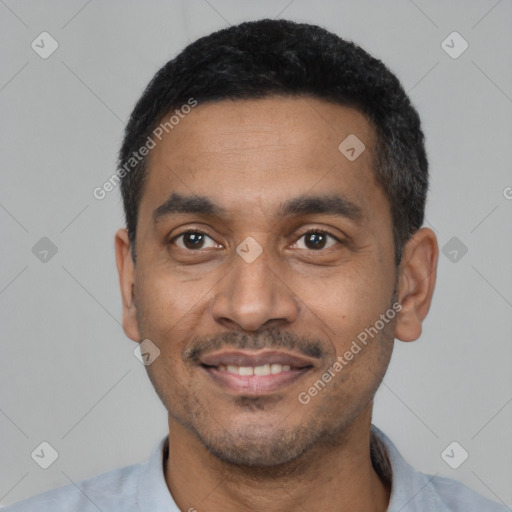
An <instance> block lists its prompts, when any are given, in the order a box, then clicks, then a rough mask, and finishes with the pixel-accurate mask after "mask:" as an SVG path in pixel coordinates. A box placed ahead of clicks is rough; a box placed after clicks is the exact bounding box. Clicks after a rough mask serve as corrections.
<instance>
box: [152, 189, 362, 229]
mask: <svg viewBox="0 0 512 512" xmlns="http://www.w3.org/2000/svg"><path fill="white" fill-rule="evenodd" d="M187 213H195V214H199V215H203V216H210V217H218V218H220V219H222V218H227V217H228V212H227V210H226V209H224V208H223V207H221V206H220V205H218V204H216V203H214V202H213V201H212V200H211V199H210V198H208V197H206V196H198V195H183V194H178V193H176V192H173V193H172V194H171V195H170V196H169V198H168V199H167V200H166V201H165V202H164V203H163V204H161V205H160V206H159V207H158V208H157V209H156V210H155V211H154V212H153V222H155V223H157V222H159V221H160V220H161V219H162V218H163V217H168V216H171V215H176V214H187ZM277 213H278V216H279V217H280V218H284V217H291V216H299V215H314V214H327V215H334V216H337V217H343V218H346V219H349V220H351V221H354V222H355V223H357V224H361V223H362V221H363V219H364V214H363V210H362V208H361V207H360V206H358V205H356V204H355V203H353V202H352V201H350V200H349V199H347V198H346V197H344V196H340V195H334V194H332V195H301V196H298V197H295V198H293V199H288V200H287V201H285V202H284V203H283V204H281V206H280V207H279V209H278V212H277Z"/></svg>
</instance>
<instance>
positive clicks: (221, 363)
mask: <svg viewBox="0 0 512 512" xmlns="http://www.w3.org/2000/svg"><path fill="white" fill-rule="evenodd" d="M199 361H200V367H201V368H202V369H203V371H204V372H205V373H206V374H207V375H208V376H209V377H210V378H211V379H212V380H213V381H214V382H216V383H217V384H220V385H221V386H222V387H223V388H224V389H226V390H228V391H231V392H234V393H236V394H244V395H253V396H255V395H262V394H266V393H271V392H274V391H277V390H281V389H282V388H284V387H286V386H289V385H290V384H292V383H293V382H296V381H297V380H298V379H300V378H301V377H303V376H304V375H305V374H306V373H308V372H309V371H310V370H311V369H313V368H314V364H313V362H312V361H311V360H309V359H306V358H304V357H301V356H298V355H295V354H289V353H286V352H276V351H272V352H270V351H266V352H257V353H254V352H253V353H251V352H244V351H229V352H226V351H225V352H216V353H212V354H205V355H204V356H202V357H200V358H199Z"/></svg>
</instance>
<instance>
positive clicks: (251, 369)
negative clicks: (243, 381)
mask: <svg viewBox="0 0 512 512" xmlns="http://www.w3.org/2000/svg"><path fill="white" fill-rule="evenodd" d="M219 370H220V371H222V372H228V373H233V374H235V375H243V376H246V375H258V376H259V375H274V374H276V373H281V372H289V371H290V365H289V364H277V363H273V364H263V365H260V366H235V365H227V366H225V365H220V366H219Z"/></svg>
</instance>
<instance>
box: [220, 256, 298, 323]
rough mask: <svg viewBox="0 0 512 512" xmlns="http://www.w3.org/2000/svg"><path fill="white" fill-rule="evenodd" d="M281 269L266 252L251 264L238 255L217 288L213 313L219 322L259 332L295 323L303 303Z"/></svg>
mask: <svg viewBox="0 0 512 512" xmlns="http://www.w3.org/2000/svg"><path fill="white" fill-rule="evenodd" d="M277 267H278V265H272V264H271V261H270V259H269V257H268V254H267V253H266V252H265V250H264V251H263V253H262V254H260V256H258V257H257V258H256V259H255V260H254V261H252V262H250V263H249V262H247V261H245V260H244V259H243V258H242V257H239V256H238V254H236V255H235V257H234V262H233V267H232V268H231V270H230V272H229V273H228V274H227V275H226V277H225V278H224V279H223V280H222V281H221V282H220V283H219V285H218V287H217V292H216V294H215V297H214V301H213V305H212V309H211V312H212V315H213V317H214V319H215V321H216V322H218V323H220V324H222V325H223V326H224V327H228V328H230V329H242V330H244V331H255V332H257V331H260V330H264V329H268V328H270V327H283V326H285V325H288V324H291V323H293V322H294V321H295V320H296V319H297V317H298V314H299V309H300V308H299V300H298V298H297V297H295V295H294V293H293V291H292V290H291V289H290V288H289V287H288V286H287V284H286V283H285V281H284V277H283V273H282V272H279V271H278V270H277ZM279 274H280V275H279Z"/></svg>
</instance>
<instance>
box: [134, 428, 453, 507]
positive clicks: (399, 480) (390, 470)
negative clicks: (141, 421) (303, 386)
mask: <svg viewBox="0 0 512 512" xmlns="http://www.w3.org/2000/svg"><path fill="white" fill-rule="evenodd" d="M370 439H371V443H370V445H371V455H372V463H373V465H374V467H375V471H376V472H377V473H378V474H379V476H380V477H381V478H382V479H383V480H385V481H391V496H390V500H389V505H388V509H387V512H421V511H424V510H425V503H428V504H429V510H435V511H436V512H450V510H449V509H448V508H447V507H446V505H445V504H443V502H442V501H441V498H440V496H439V495H438V493H437V492H436V490H435V488H434V486H433V485H431V482H432V480H434V478H435V475H426V474H424V473H421V472H419V471H417V470H415V469H414V468H413V467H412V466H411V465H410V464H408V463H407V462H406V461H405V459H404V458H403V457H402V456H401V454H400V452H399V451H398V449H397V448H396V446H395V445H394V444H393V442H392V441H391V439H389V437H387V436H386V434H384V432H382V431H381V430H380V429H379V428H377V427H376V426H375V425H373V424H372V426H371V431H370ZM168 441H169V436H168V435H167V436H165V437H164V438H163V439H162V440H160V442H159V443H158V444H157V445H156V446H155V448H154V449H153V452H152V454H151V457H150V459H149V461H148V462H147V463H146V464H145V465H144V469H143V471H142V472H141V474H140V479H139V490H138V501H139V508H140V510H141V511H146V510H151V511H152V512H180V511H179V509H178V507H177V506H176V503H175V502H174V500H173V498H172V495H171V493H170V492H169V489H168V487H167V483H166V481H165V476H164V457H165V456H166V455H167V453H168Z"/></svg>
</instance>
